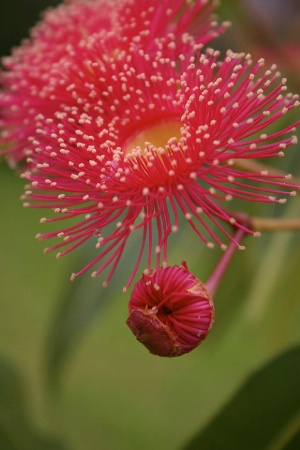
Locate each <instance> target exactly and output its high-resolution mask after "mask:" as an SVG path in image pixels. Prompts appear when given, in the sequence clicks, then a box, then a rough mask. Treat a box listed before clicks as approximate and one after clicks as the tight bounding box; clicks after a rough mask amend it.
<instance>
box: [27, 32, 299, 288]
mask: <svg viewBox="0 0 300 450" xmlns="http://www.w3.org/2000/svg"><path fill="white" fill-rule="evenodd" d="M169 39H170V43H171V42H172V38H171V37H170V38H169ZM163 43H165V39H164V40H163ZM155 45H156V51H155V52H154V51H153V49H152V50H151V57H150V56H149V53H147V52H144V51H138V52H137V51H135V49H134V48H130V49H129V50H128V52H127V54H126V55H124V57H123V58H122V59H120V60H118V59H115V58H114V57H112V59H111V60H108V63H107V64H105V65H100V64H93V65H92V64H91V65H90V66H89V69H88V68H87V67H83V70H85V72H84V73H85V78H86V80H87V83H86V86H85V93H84V98H85V99H86V100H85V103H84V104H82V102H78V104H77V106H73V107H71V108H70V107H69V106H68V105H65V104H63V103H61V104H60V105H59V106H60V109H59V110H57V112H56V113H55V115H54V117H53V118H51V119H50V118H42V117H40V118H39V127H38V128H37V129H36V133H35V135H34V136H33V137H32V139H31V146H30V151H31V156H30V158H29V160H28V162H29V164H30V168H29V169H27V170H26V172H25V173H24V175H23V176H24V177H25V178H26V179H28V180H29V181H30V182H31V186H30V188H29V189H28V191H27V192H26V196H25V198H26V203H25V205H26V206H27V205H28V204H29V203H28V201H27V200H29V202H30V204H31V206H34V207H43V208H51V209H53V210H54V212H55V213H56V217H54V218H49V219H46V218H44V219H42V221H43V222H47V221H49V222H52V221H60V220H64V221H65V220H66V219H70V218H72V219H74V218H75V219H76V223H74V222H73V223H72V225H70V226H69V227H68V226H67V227H64V228H60V229H59V230H57V231H54V232H50V233H45V234H43V235H39V238H41V239H46V238H55V237H60V238H62V239H63V241H62V242H60V243H58V244H55V245H54V246H52V247H51V249H58V248H63V247H65V249H63V250H62V251H61V252H60V253H59V255H63V254H65V253H67V252H69V251H70V250H72V249H73V248H75V247H77V246H78V245H79V244H81V243H82V242H84V241H86V240H87V239H90V238H91V237H93V236H95V235H97V236H98V240H97V243H96V247H97V248H98V249H99V255H98V256H97V257H96V258H95V259H94V260H93V261H91V263H90V264H89V265H88V266H86V267H85V268H84V269H83V270H86V269H87V268H89V267H91V266H93V265H94V264H96V263H100V265H99V267H98V268H97V269H96V271H95V272H94V273H93V274H94V275H97V274H99V273H100V272H102V271H103V270H104V269H105V268H106V267H108V266H109V267H110V271H109V274H108V276H107V281H109V279H110V278H111V277H112V275H113V273H114V271H115V269H116V267H117V265H118V262H119V260H120V258H121V256H122V253H123V250H124V247H125V245H126V242H127V240H128V237H129V236H130V234H131V233H132V232H136V231H137V230H140V231H141V246H140V252H139V255H138V258H137V261H136V264H135V266H134V268H133V271H132V274H131V276H130V279H129V281H128V284H127V286H128V285H129V284H130V283H131V281H132V279H133V277H134V275H135V273H136V271H137V269H138V267H139V264H140V261H141V259H142V256H143V253H144V252H146V253H147V268H148V270H150V269H151V267H152V266H153V257H154V255H155V258H156V262H155V267H156V268H158V267H160V266H161V265H167V264H168V260H167V244H168V240H169V238H170V235H171V234H172V233H174V232H176V231H177V230H178V227H179V223H180V220H182V217H181V216H184V218H185V220H187V221H188V223H189V224H190V225H191V227H192V229H193V230H194V231H195V233H196V234H197V235H198V236H199V238H200V239H201V240H202V241H203V242H204V243H205V244H206V245H208V246H209V247H212V246H213V245H214V243H217V244H218V245H220V246H221V247H222V248H224V249H225V248H226V245H227V242H228V240H230V239H232V238H231V236H230V233H229V231H228V230H227V228H226V224H234V225H235V226H237V227H241V228H245V225H244V224H243V223H239V221H238V218H236V215H235V213H234V212H233V211H232V212H231V211H230V210H229V209H228V204H229V203H230V201H231V200H232V199H234V198H239V199H243V200H247V201H251V202H253V201H255V202H279V203H282V202H284V201H285V199H284V198H280V197H278V196H279V195H281V194H283V195H284V196H286V195H289V194H292V195H293V194H294V191H291V190H292V188H293V187H292V186H290V185H288V184H287V180H286V177H285V176H283V175H273V174H268V173H267V172H265V171H263V172H259V173H256V172H252V171H251V170H249V169H248V168H247V167H246V169H245V167H244V165H245V164H244V163H245V162H247V161H248V160H249V159H252V158H257V159H263V158H270V157H278V156H282V154H283V150H284V149H285V148H287V147H289V146H290V145H292V144H293V143H294V142H296V138H295V137H294V136H292V135H291V132H292V131H293V130H294V124H292V125H289V126H286V127H281V128H279V130H278V129H277V130H276V131H274V128H273V129H272V128H271V129H270V128H269V126H270V125H272V124H274V122H276V121H277V120H278V119H279V118H280V117H281V116H282V115H284V114H285V113H287V112H288V111H289V110H291V109H292V108H294V107H295V106H297V105H298V100H297V98H296V96H292V95H290V94H285V89H286V86H285V80H280V78H279V74H278V73H277V72H276V68H275V67H272V68H271V69H268V70H263V61H262V60H260V61H259V62H258V63H256V64H254V65H253V66H252V65H251V64H252V61H251V59H250V57H249V55H247V56H244V55H242V54H234V53H232V52H228V54H227V56H226V57H225V59H224V60H219V54H218V52H214V51H212V50H208V51H206V52H204V53H200V54H199V52H196V54H195V55H194V56H191V54H192V53H193V52H192V49H195V51H196V50H198V47H197V46H195V44H194V43H190V42H188V43H185V45H186V47H187V48H188V47H190V48H189V51H187V53H186V54H187V55H188V56H187V57H186V56H185V54H181V55H180V57H179V60H180V64H178V59H177V54H176V52H175V50H174V46H172V45H170V46H169V47H168V48H169V56H168V58H166V57H162V56H161V48H162V42H161V41H160V40H157V41H156V43H155ZM194 53H195V52H194ZM91 79H93V80H95V79H101V80H103V84H104V85H105V86H106V90H105V91H103V90H102V88H101V90H100V91H97V89H96V87H95V84H94V83H90V80H91ZM71 90H73V91H74V92H75V94H76V95H75V97H77V98H78V99H79V98H80V97H79V94H80V93H79V91H78V90H77V88H76V86H72V88H71ZM88 93H89V95H88ZM87 99H88V100H87ZM107 99H109V100H107ZM269 130H270V131H269ZM181 213H183V214H181ZM212 225H213V226H212ZM246 231H247V232H248V233H251V234H253V232H252V230H251V229H246ZM226 241H227V242H226ZM83 270H82V271H83ZM82 271H80V272H78V274H80V273H81V272H82Z"/></svg>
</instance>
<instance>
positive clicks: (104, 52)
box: [0, 0, 226, 165]
mask: <svg viewBox="0 0 300 450" xmlns="http://www.w3.org/2000/svg"><path fill="white" fill-rule="evenodd" d="M214 9H215V4H214V3H212V2H211V1H207V0H198V1H196V2H193V3H191V2H187V1H186V0H160V1H156V2H153V1H152V0H139V1H135V0H118V1H115V2H112V1H109V0H93V1H90V0H71V1H70V0H65V2H64V3H63V4H62V5H60V6H59V7H57V8H55V9H49V10H47V11H46V12H45V13H44V17H43V20H42V21H41V22H40V23H38V24H37V25H36V26H35V27H34V28H33V29H32V30H31V33H30V38H29V39H27V40H25V41H24V42H23V43H22V45H21V46H20V47H19V48H15V49H14V50H13V52H12V55H11V56H10V57H6V58H3V59H2V65H3V68H4V70H3V71H2V72H1V73H0V85H1V86H2V90H3V92H2V93H0V110H1V112H0V127H1V128H2V129H3V130H4V131H3V132H2V135H1V136H0V143H1V142H2V143H3V144H5V154H6V156H7V158H8V161H9V162H10V164H11V165H14V164H15V163H16V162H19V161H22V160H24V159H25V157H26V154H27V148H28V138H29V137H31V136H33V135H34V134H35V132H36V131H35V129H36V128H37V127H38V123H39V118H51V117H53V115H54V113H55V112H58V111H59V110H60V108H61V105H62V104H63V105H65V106H66V105H69V107H70V108H71V107H72V106H76V105H77V101H78V98H77V97H74V95H75V94H74V92H73V90H72V88H71V86H72V85H73V84H74V85H75V90H76V87H77V91H78V92H79V93H80V94H81V93H82V90H83V91H84V90H85V89H86V88H87V86H89V88H90V89H92V86H95V89H96V92H97V94H98V95H100V96H101V90H102V89H103V90H104V84H103V81H102V79H94V78H93V76H89V71H92V72H93V64H96V65H97V64H99V63H100V64H103V63H104V62H105V61H106V62H107V64H110V59H111V57H113V58H114V56H116V55H117V57H118V58H122V54H123V53H124V52H125V53H126V52H127V50H128V49H129V48H130V47H132V46H133V47H134V48H135V49H136V51H137V50H138V49H143V50H144V51H146V52H149V53H150V54H151V51H152V48H153V46H154V42H155V41H156V40H157V39H162V41H163V40H164V38H165V37H167V36H169V35H172V36H173V37H174V40H175V46H176V49H175V52H177V55H178V54H179V53H181V52H182V51H184V48H185V45H182V39H181V37H182V36H183V35H184V36H185V40H186V41H189V40H193V42H194V43H196V44H199V45H201V46H202V45H204V44H207V43H208V42H209V41H211V40H212V39H213V38H215V37H216V36H217V35H218V33H220V32H221V31H222V30H223V29H224V28H225V27H226V24H223V25H219V24H218V23H217V22H216V21H214V19H213V16H212V13H213V11H214ZM124 64H125V61H124ZM85 78H87V79H86V82H85V83H84V82H83V80H84V79H85ZM91 78H92V80H90V81H89V79H91ZM92 82H93V83H95V85H94V84H92ZM78 84H79V85H78ZM76 94H77V93H76ZM80 94H79V95H80ZM77 95H78V94H77ZM83 101H84V100H83ZM7 145H8V147H7Z"/></svg>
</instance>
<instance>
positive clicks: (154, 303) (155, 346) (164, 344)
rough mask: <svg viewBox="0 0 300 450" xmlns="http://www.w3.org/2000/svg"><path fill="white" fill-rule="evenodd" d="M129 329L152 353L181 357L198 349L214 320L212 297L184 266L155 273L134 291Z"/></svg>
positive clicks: (130, 308) (142, 281) (146, 277)
mask: <svg viewBox="0 0 300 450" xmlns="http://www.w3.org/2000/svg"><path fill="white" fill-rule="evenodd" d="M128 306H129V317H128V319H127V325H128V326H129V328H130V329H131V331H132V332H133V334H134V335H135V336H136V338H137V340H138V341H140V342H141V343H142V344H144V345H145V347H147V348H148V350H149V351H150V352H151V353H153V354H154V355H159V356H180V355H182V354H184V353H188V352H190V351H191V350H193V349H194V348H195V347H197V346H198V345H199V344H200V343H201V342H202V341H203V340H204V339H205V338H206V336H207V334H208V333H209V331H210V329H211V327H212V324H213V320H214V307H213V303H212V300H211V298H210V295H209V293H208V291H207V289H206V287H205V286H204V284H203V283H201V281H200V280H198V279H197V278H196V277H195V276H194V275H192V274H191V273H190V272H189V271H188V268H187V266H186V264H185V263H184V262H183V263H182V266H180V267H179V266H173V267H165V268H159V269H156V270H151V271H150V272H149V273H147V274H143V276H142V279H141V280H140V281H138V282H137V283H136V285H135V286H134V288H133V291H132V294H131V298H130V301H129V305H128Z"/></svg>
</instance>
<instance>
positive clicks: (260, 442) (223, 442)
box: [184, 347, 300, 450]
mask: <svg viewBox="0 0 300 450" xmlns="http://www.w3.org/2000/svg"><path fill="white" fill-rule="evenodd" d="M299 433H300V347H296V348H293V349H292V350H289V351H287V352H286V353H284V354H282V355H280V356H279V357H278V358H276V359H275V360H273V361H272V362H271V363H269V364H268V365H267V366H265V367H263V368H262V369H261V370H259V371H258V372H256V373H255V374H253V375H252V376H250V378H249V379H248V380H247V381H246V382H245V383H244V385H243V386H242V387H241V388H240V390H239V391H238V392H237V393H236V394H235V395H234V397H233V398H232V399H231V400H230V401H229V403H228V404H227V405H225V407H223V408H222V410H221V411H220V412H219V414H218V415H217V416H216V417H215V418H214V419H213V420H212V422H211V423H210V424H209V425H208V426H207V427H206V428H205V429H204V430H203V431H200V432H199V433H198V434H197V435H196V436H195V437H194V438H193V439H192V440H191V441H190V442H189V443H188V445H186V446H185V447H184V449H185V450H199V449H205V450H219V449H222V448H226V449H227V448H228V449H243V450H253V449H255V450H275V449H276V450H282V449H283V448H284V449H286V450H292V449H296V448H300V446H299V437H300V436H299ZM297 444H298V446H297Z"/></svg>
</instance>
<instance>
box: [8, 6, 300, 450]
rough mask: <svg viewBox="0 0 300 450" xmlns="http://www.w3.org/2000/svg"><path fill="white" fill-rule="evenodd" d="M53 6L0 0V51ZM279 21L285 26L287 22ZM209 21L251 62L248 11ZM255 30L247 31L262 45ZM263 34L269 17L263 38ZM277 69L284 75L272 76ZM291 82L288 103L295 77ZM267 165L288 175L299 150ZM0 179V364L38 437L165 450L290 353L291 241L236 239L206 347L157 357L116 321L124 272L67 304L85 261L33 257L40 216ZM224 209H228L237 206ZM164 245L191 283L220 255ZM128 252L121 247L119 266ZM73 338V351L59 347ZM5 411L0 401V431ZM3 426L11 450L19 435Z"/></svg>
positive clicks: (299, 330)
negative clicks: (16, 380) (242, 246)
mask: <svg viewBox="0 0 300 450" xmlns="http://www.w3.org/2000/svg"><path fill="white" fill-rule="evenodd" d="M57 3H58V2H52V3H51V2H50V1H48V2H46V1H41V0H40V1H39V0H35V1H33V0H31V1H30V0H22V1H21V0H18V1H16V0H14V1H13V2H12V1H8V0H4V1H2V2H1V7H0V8H1V11H0V12H1V14H0V30H1V31H0V33H1V40H0V42H1V54H2V55H4V54H8V52H9V48H10V47H11V46H13V45H16V44H17V43H18V42H19V41H20V39H21V38H22V37H25V36H26V30H27V29H28V28H29V27H30V26H32V25H33V24H34V23H35V21H36V19H37V17H38V14H39V11H40V10H42V9H44V7H45V6H47V5H50V4H53V5H54V4H57ZM246 3H247V2H246ZM248 3H251V2H248ZM262 3H263V2H262ZM270 3H272V2H269V4H270ZM275 3H276V2H274V3H273V5H275ZM287 4H289V2H287ZM250 6H251V5H250ZM252 6H253V5H252ZM269 6H270V5H269ZM265 8H268V2H265ZM298 8H299V6H298ZM298 12H299V11H298ZM285 13H286V16H284V17H286V20H288V18H289V17H290V16H289V14H290V12H289V11H285ZM280 14H281V17H282V18H283V15H282V14H283V13H282V12H280ZM219 15H220V17H221V18H222V19H223V20H233V21H234V23H233V25H232V28H231V30H230V31H229V32H228V33H227V35H226V37H224V38H222V39H219V40H218V41H217V42H216V44H215V46H218V47H220V48H222V49H223V48H228V47H230V48H232V49H233V50H237V51H240V50H244V51H246V52H248V50H250V49H251V50H254V51H255V52H257V54H259V53H260V52H263V51H264V49H263V48H261V47H260V46H259V45H258V42H259V41H258V37H259V35H258V32H257V33H256V34H255V33H253V35H251V33H249V32H248V31H249V29H252V28H251V26H250V25H251V19H250V16H249V11H248V13H246V11H244V13H242V12H241V11H240V5H239V2H234V1H232V2H225V1H223V2H222V4H221V8H220V10H219ZM254 19H255V16H254ZM269 25H270V24H269ZM269 25H268V24H265V23H261V24H260V25H259V27H260V28H261V29H262V30H264V29H267V30H268V34H269V36H272V27H271V26H269ZM271 25H272V24H271ZM275 25H276V23H275V20H274V30H276V27H275ZM284 25H285V26H287V24H286V23H285V22H284V21H283V23H282V26H284ZM277 26H278V25H277ZM270 29H271V31H270ZM274 32H275V31H274ZM299 54H300V52H299ZM288 70H289V68H287V67H286V66H285V67H284V68H283V74H285V73H286V72H287V71H288ZM284 71H285V72H284ZM291 78H292V82H293V89H294V92H295V90H296V89H299V86H298V84H297V77H296V76H293V74H292V75H291ZM299 92H300V90H299ZM298 114H299V113H298ZM295 115H296V113H295ZM289 120H292V118H290V119H289ZM279 163H280V164H281V166H280V167H281V168H284V169H286V170H287V171H288V172H290V171H291V170H292V171H293V173H294V174H295V175H298V176H299V175H300V169H299V163H300V152H299V146H295V148H292V149H290V150H289V151H288V152H287V155H286V157H285V158H284V159H283V160H282V159H281V160H280V161H279ZM0 172H1V181H0V211H1V221H0V235H1V236H2V239H1V247H0V286H1V290H0V296H1V299H0V300H1V301H0V361H3V364H5V365H6V366H7V367H9V368H10V369H11V370H12V371H13V373H14V372H15V373H16V376H17V377H20V383H21V385H22V386H23V388H24V391H25V400H24V401H25V402H26V404H27V408H28V413H26V415H27V417H29V420H30V423H31V426H32V428H33V429H34V430H35V431H36V433H38V434H39V435H41V436H48V435H50V434H51V435H56V436H58V437H59V439H61V440H62V441H63V442H66V443H67V445H68V447H69V448H70V449H72V450H99V449H100V450H114V449H122V450H140V449H143V450H153V449H155V450H174V449H179V448H180V447H181V446H182V445H183V444H184V443H185V442H186V441H187V440H189V438H190V437H191V435H193V434H194V433H195V432H196V431H197V430H198V429H199V427H202V426H203V427H204V426H205V425H206V424H207V423H208V422H209V421H210V419H211V418H212V417H213V416H214V415H215V414H216V413H217V411H218V410H219V408H220V407H221V406H222V405H223V404H224V403H225V402H226V401H227V399H229V398H230V397H231V395H232V394H233V393H234V392H235V391H236V389H237V388H238V387H239V386H240V384H241V383H242V381H243V380H244V379H245V377H246V376H247V375H248V374H249V373H251V372H252V371H253V370H255V369H257V368H258V367H259V366H260V365H261V364H262V363H264V362H267V361H269V360H270V359H271V358H272V357H273V356H275V355H277V354H278V353H279V352H281V351H282V350H284V349H287V348H289V347H290V346H291V345H293V344H296V343H299V342H300V327H299V323H300V301H299V271H300V245H299V244H300V233H291V232H282V233H276V234H268V233H265V234H264V235H263V236H262V237H261V238H259V239H253V238H247V241H246V247H247V249H246V251H245V252H239V253H237V254H236V256H235V259H234V261H233V263H232V265H231V267H230V269H229V271H228V273H227V276H226V277H225V279H224V280H223V282H222V285H221V288H220V289H219V291H218V293H217V295H216V297H215V306H216V320H215V325H214V328H213V330H212V332H211V334H210V335H209V337H208V338H207V340H206V341H205V342H204V343H203V344H202V345H201V346H200V347H199V348H198V349H196V350H195V351H194V352H192V353H191V354H188V355H185V356H183V357H181V358H175V359H162V358H158V357H155V356H152V355H150V354H149V353H148V352H147V351H146V350H145V348H143V347H142V346H141V345H140V344H138V343H137V342H136V341H135V339H134V337H133V336H132V334H131V332H130V331H129V329H128V328H127V326H126V324H125V320H126V318H127V301H128V297H129V294H123V293H122V292H121V289H120V287H122V286H123V284H124V280H126V276H127V272H126V267H124V266H126V264H125V263H124V264H123V266H121V267H120V269H119V271H118V272H117V273H116V276H115V278H114V279H113V282H112V285H111V286H109V288H108V289H106V290H103V289H102V288H101V282H102V280H101V279H91V278H90V276H89V274H86V275H84V276H83V277H82V278H83V280H82V281H81V282H77V281H76V283H78V284H77V285H78V287H79V288H80V295H79V294H74V293H73V290H75V289H76V287H75V288H74V287H73V286H74V284H72V286H70V284H71V283H70V281H69V276H70V273H71V272H73V271H74V265H75V266H76V267H78V266H79V265H80V262H79V260H80V259H82V258H85V257H86V255H85V254H82V253H81V252H77V253H75V254H73V255H70V256H66V257H65V258H62V259H60V260H58V261H57V260H56V259H55V255H54V254H48V255H43V244H41V243H39V242H37V241H36V240H35V239H34V236H35V234H36V233H38V232H40V231H41V225H40V224H39V219H40V217H41V216H42V215H43V212H42V211H37V210H29V209H25V208H23V207H22V202H21V201H20V200H19V197H20V195H21V194H22V193H23V185H24V183H23V181H22V180H20V179H19V178H18V175H17V174H16V173H15V172H14V171H12V170H10V169H9V168H8V167H7V165H6V163H5V162H4V161H2V163H1V164H0ZM235 207H236V209H237V210H238V209H239V204H238V202H236V203H235ZM241 207H243V205H242V206H241ZM299 209H300V204H299V198H296V199H291V200H290V201H289V202H288V203H287V205H284V206H281V207H280V208H278V207H274V206H265V205H252V204H251V205H248V211H249V212H251V213H253V214H256V215H275V216H279V215H283V216H285V217H299ZM178 237H179V238H178V239H176V240H174V241H173V242H171V245H170V253H171V258H170V262H171V263H175V264H178V263H180V262H181V260H187V261H188V264H189V269H190V270H191V271H192V272H194V273H195V274H197V276H199V278H201V279H202V280H203V281H205V280H206V279H207V277H208V276H209V273H210V271H211V270H212V268H213V266H214V263H215V262H216V261H217V259H218V257H219V256H220V253H218V250H213V251H212V250H207V249H204V248H201V247H200V246H199V254H198V253H196V252H195V248H198V246H197V243H196V242H197V241H196V238H195V237H193V235H192V233H190V232H189V229H188V228H184V227H183V228H182V229H181V231H180V234H179V236H178ZM132 245H134V243H133V244H132ZM86 251H88V250H86ZM132 253H133V252H132V250H131V249H129V251H128V255H127V257H128V258H130V257H133V256H132ZM80 286H81V287H80ZM73 294H74V295H75V296H76V295H77V297H76V304H75V303H74V305H73V306H71V307H69V306H70V305H68V304H66V301H65V298H66V297H67V298H71V297H70V296H72V295H73ZM95 299H96V301H95ZM92 317H93V320H91V318H92ZM89 322H91V323H90V326H89V327H88V326H87V330H84V327H83V325H84V324H89ZM77 332H78V333H77ZM73 333H75V336H74V347H72V346H71V347H70V348H69V347H66V346H67V344H68V342H69V341H68V339H71V341H72V339H73V337H72V336H73ZM60 346H61V348H60ZM64 350H66V352H67V353H66V358H65V359H64V355H65V353H64ZM60 369H62V372H60ZM287 377H288V374H287ZM57 379H59V385H56V384H55V381H57ZM0 380H1V379H0ZM12 389H13V388H12ZM2 405H3V403H2ZM5 414H6V412H5V408H4V407H2V409H1V402H0V420H1V417H2V416H3V415H4V416H5ZM270 420H271V418H270ZM14 425H15V428H13V427H12V429H14V430H15V434H16V435H17V434H18V432H20V436H21V442H25V441H24V439H25V438H24V439H23V437H22V436H23V435H22V430H21V427H19V428H18V423H17V422H16V423H15V424H14ZM10 426H11V424H10ZM0 429H1V425H0ZM0 437H1V432H0ZM36 445H37V444H36ZM11 448H20V449H23V448H28V449H30V448H32V450H35V448H36V449H38V448H39V447H38V446H36V447H35V446H33V444H32V445H30V444H29V446H27V447H22V444H21V445H20V446H19V447H18V446H16V447H9V444H7V447H5V445H4V447H3V448H2V447H1V450H10V449H11ZM41 448H46V447H41ZM49 448H50V447H49ZM51 448H52V447H51ZM56 448H57V449H58V448H59V447H58V446H55V445H54V447H53V449H56ZM224 448H227V447H226V445H224ZM204 450H206V449H204ZM233 450H235V449H233Z"/></svg>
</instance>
